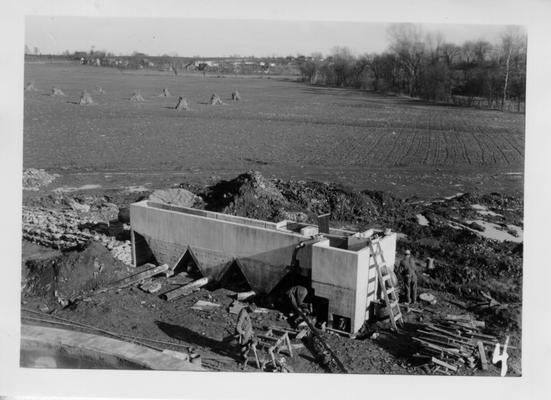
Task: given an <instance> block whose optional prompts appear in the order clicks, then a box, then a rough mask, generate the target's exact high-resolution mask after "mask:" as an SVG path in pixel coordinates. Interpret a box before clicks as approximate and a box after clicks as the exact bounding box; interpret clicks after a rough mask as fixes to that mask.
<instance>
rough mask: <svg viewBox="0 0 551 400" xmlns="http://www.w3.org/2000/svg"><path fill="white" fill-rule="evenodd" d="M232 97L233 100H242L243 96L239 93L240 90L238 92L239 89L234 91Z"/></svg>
mask: <svg viewBox="0 0 551 400" xmlns="http://www.w3.org/2000/svg"><path fill="white" fill-rule="evenodd" d="M231 99H232V100H233V101H239V100H241V96H240V95H239V92H238V91H237V90H236V91H234V92H232V94H231Z"/></svg>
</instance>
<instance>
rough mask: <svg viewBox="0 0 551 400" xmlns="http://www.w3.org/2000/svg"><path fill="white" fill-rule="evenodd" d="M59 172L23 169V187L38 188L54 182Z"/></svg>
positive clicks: (28, 188) (27, 188)
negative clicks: (51, 172) (49, 172)
mask: <svg viewBox="0 0 551 400" xmlns="http://www.w3.org/2000/svg"><path fill="white" fill-rule="evenodd" d="M58 177H59V175H58V174H48V173H47V172H46V171H44V170H43V169H35V168H28V169H26V170H24V171H23V189H25V190H38V189H39V188H40V187H41V186H47V185H49V184H50V183H52V182H53V181H54V180H55V179H56V178H58Z"/></svg>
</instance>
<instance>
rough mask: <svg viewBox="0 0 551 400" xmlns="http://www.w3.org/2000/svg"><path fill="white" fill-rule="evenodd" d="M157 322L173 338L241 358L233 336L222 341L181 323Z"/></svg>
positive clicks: (223, 354)
mask: <svg viewBox="0 0 551 400" xmlns="http://www.w3.org/2000/svg"><path fill="white" fill-rule="evenodd" d="M155 324H156V325H157V326H158V327H159V329H160V330H161V331H163V332H164V333H166V334H167V335H168V336H170V337H171V338H173V339H177V340H181V341H183V342H186V343H190V344H193V345H196V346H199V347H203V348H207V349H209V350H211V351H212V352H214V353H217V354H219V355H221V356H225V357H230V358H232V359H234V360H235V361H240V359H239V349H238V348H237V345H236V344H235V343H232V341H231V337H228V338H226V339H224V340H222V341H218V340H214V339H211V338H208V337H206V336H203V335H201V334H199V333H197V332H194V331H192V330H190V329H188V328H185V327H183V326H179V325H173V324H169V323H167V322H162V321H155Z"/></svg>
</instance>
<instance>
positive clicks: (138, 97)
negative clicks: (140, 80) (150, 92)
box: [129, 91, 145, 103]
mask: <svg viewBox="0 0 551 400" xmlns="http://www.w3.org/2000/svg"><path fill="white" fill-rule="evenodd" d="M129 100H130V101H132V102H135V103H141V102H143V101H145V100H144V98H143V97H142V95H141V94H140V92H138V91H136V92H134V93H132V96H130V99H129Z"/></svg>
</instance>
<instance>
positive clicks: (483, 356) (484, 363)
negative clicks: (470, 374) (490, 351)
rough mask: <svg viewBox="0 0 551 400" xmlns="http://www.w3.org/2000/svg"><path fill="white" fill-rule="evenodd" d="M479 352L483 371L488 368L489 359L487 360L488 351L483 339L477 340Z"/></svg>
mask: <svg viewBox="0 0 551 400" xmlns="http://www.w3.org/2000/svg"><path fill="white" fill-rule="evenodd" d="M477 345H478V354H479V355H480V366H481V367H482V371H486V370H488V361H487V360H486V352H485V351H484V344H483V343H482V342H481V341H478V342H477Z"/></svg>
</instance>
